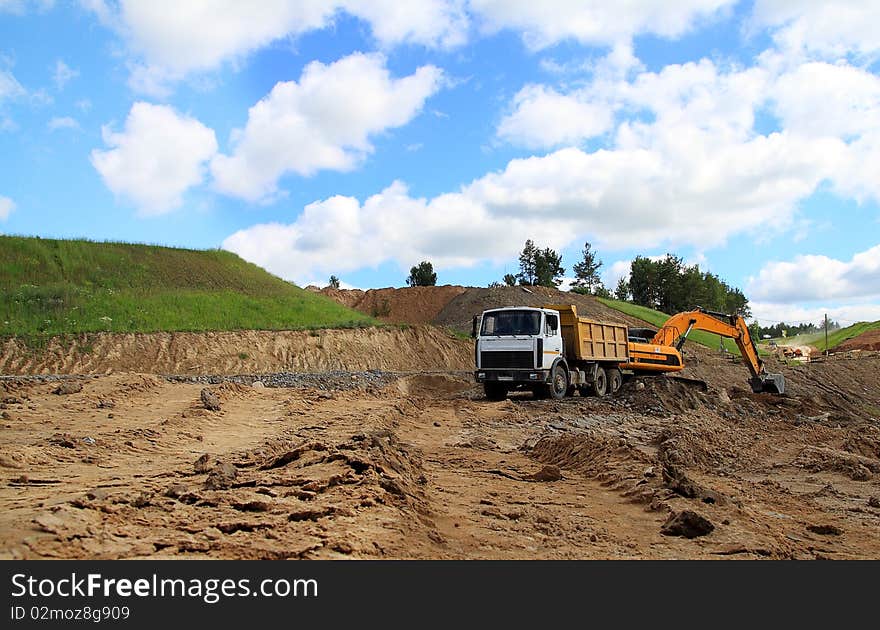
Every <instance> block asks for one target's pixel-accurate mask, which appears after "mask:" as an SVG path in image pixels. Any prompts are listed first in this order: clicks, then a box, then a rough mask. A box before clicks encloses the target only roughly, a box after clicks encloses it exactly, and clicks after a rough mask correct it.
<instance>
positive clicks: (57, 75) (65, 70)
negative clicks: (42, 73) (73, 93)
mask: <svg viewBox="0 0 880 630" xmlns="http://www.w3.org/2000/svg"><path fill="white" fill-rule="evenodd" d="M78 76H79V70H74V69H73V68H71V67H70V66H68V65H67V64H66V63H64V61H63V60H61V59H58V60H57V61H56V62H55V69H54V70H53V71H52V80H53V81H54V82H55V87H56V88H58V90H59V91H61V90H63V89H64V86H65V85H67V84H68V82H69V81H70V80H71V79H75V78H76V77H78Z"/></svg>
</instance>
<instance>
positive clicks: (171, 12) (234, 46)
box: [87, 0, 468, 95]
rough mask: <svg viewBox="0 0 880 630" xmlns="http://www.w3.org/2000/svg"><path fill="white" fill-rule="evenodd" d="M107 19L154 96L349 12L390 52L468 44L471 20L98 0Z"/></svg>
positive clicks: (452, 10)
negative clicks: (183, 7) (400, 48)
mask: <svg viewBox="0 0 880 630" xmlns="http://www.w3.org/2000/svg"><path fill="white" fill-rule="evenodd" d="M87 6H88V7H89V8H91V9H92V10H93V11H94V12H95V13H96V14H97V15H98V17H99V19H101V21H102V22H103V23H105V24H107V25H109V26H111V27H113V28H114V29H115V30H116V31H117V32H119V33H120V35H121V36H122V37H123V38H124V39H125V40H126V42H127V45H128V47H129V49H130V51H131V53H132V55H133V58H132V63H131V69H132V75H131V81H130V84H131V86H132V87H133V88H134V89H136V90H139V91H142V92H146V93H148V94H151V95H156V94H159V95H161V94H164V93H167V92H168V90H169V89H170V86H171V85H172V84H173V83H174V82H175V81H178V80H180V79H183V78H184V77H186V76H187V75H190V74H192V73H199V72H206V71H213V70H216V69H217V68H219V67H220V66H222V65H223V64H224V63H227V62H232V63H237V62H240V61H241V60H243V59H245V58H246V57H247V56H248V55H249V54H251V53H253V52H254V51H256V50H259V49H261V48H264V47H266V46H268V45H270V44H271V43H272V42H275V41H278V40H281V39H283V38H288V37H296V36H298V35H301V34H303V33H306V32H309V31H313V30H317V29H323V28H326V27H328V26H330V25H332V23H333V21H334V19H335V18H336V16H337V15H338V14H339V13H341V12H345V13H347V14H349V15H352V16H354V17H356V18H359V19H361V20H364V21H365V22H366V23H367V24H369V25H370V28H371V31H372V33H373V36H374V37H375V38H376V40H377V41H378V43H379V45H380V46H382V47H389V46H394V45H398V44H420V45H425V46H430V47H439V48H448V47H452V46H457V45H459V44H462V43H464V41H465V39H466V35H467V27H468V19H467V15H466V13H465V12H464V9H463V8H462V3H461V2H448V1H444V0H414V1H410V2H397V1H395V0H333V1H331V2H328V1H326V0H302V1H298V2H291V1H290V0H261V1H260V3H259V10H255V9H254V7H253V6H252V5H250V4H248V3H244V2H239V1H237V0H188V1H187V3H186V10H180V8H179V3H177V2H169V1H167V0H162V1H156V0H120V2H119V3H118V4H108V3H105V2H100V1H99V0H90V1H89V2H88V3H87Z"/></svg>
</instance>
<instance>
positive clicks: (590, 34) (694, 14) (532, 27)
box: [469, 0, 736, 49]
mask: <svg viewBox="0 0 880 630" xmlns="http://www.w3.org/2000/svg"><path fill="white" fill-rule="evenodd" d="M734 4H736V0H681V1H678V2H666V1H665V0H643V1H642V2H607V1H605V0H545V1H544V2H534V0H470V2H469V7H470V9H471V11H472V12H474V14H475V15H476V17H477V18H478V19H479V21H480V22H481V24H482V27H483V29H484V30H486V31H488V32H494V31H499V30H503V29H510V30H514V31H517V32H519V33H521V34H522V38H523V41H524V42H525V44H526V45H527V46H529V47H530V48H532V49H541V48H546V47H548V46H552V45H553V44H556V43H559V42H561V41H565V40H575V41H577V42H580V43H583V44H593V45H608V46H612V45H615V44H618V43H620V42H626V41H629V40H631V39H632V38H633V37H635V36H636V35H641V34H646V33H650V34H653V35H659V36H661V37H667V38H674V37H680V36H681V35H683V34H684V33H686V32H688V31H689V30H690V29H691V28H693V27H694V25H695V24H697V23H698V22H700V21H701V20H705V19H708V18H711V17H712V16H715V15H717V14H718V13H719V11H721V10H722V9H724V8H726V7H731V6H733V5H734Z"/></svg>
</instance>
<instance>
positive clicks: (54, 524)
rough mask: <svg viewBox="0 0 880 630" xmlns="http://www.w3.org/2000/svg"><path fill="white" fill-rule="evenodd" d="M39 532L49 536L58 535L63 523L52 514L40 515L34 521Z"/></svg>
mask: <svg viewBox="0 0 880 630" xmlns="http://www.w3.org/2000/svg"><path fill="white" fill-rule="evenodd" d="M34 523H36V524H37V525H38V526H39V528H40V529H41V530H43V531H44V532H48V533H49V534H56V535H57V534H58V533H60V532H61V531H62V530H63V529H64V521H62V520H61V519H60V518H58V517H57V516H55V515H54V514H40V515H39V516H38V517H37V518H35V519H34Z"/></svg>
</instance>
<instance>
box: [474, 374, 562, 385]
mask: <svg viewBox="0 0 880 630" xmlns="http://www.w3.org/2000/svg"><path fill="white" fill-rule="evenodd" d="M548 374H549V372H548V371H547V370H476V371H475V372H474V380H475V381H476V382H477V383H485V382H486V381H490V382H494V381H497V382H500V383H510V384H512V385H522V384H523V383H546V382H547V375H548Z"/></svg>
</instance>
